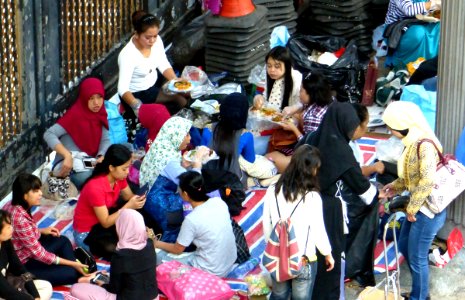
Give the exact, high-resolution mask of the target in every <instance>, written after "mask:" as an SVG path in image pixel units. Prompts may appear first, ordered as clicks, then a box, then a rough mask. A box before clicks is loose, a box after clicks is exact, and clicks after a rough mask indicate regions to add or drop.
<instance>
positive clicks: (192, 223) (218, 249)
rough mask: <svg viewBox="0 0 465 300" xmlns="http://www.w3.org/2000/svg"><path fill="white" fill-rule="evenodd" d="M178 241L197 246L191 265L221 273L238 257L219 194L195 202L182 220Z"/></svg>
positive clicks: (226, 208)
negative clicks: (195, 204) (196, 203)
mask: <svg viewBox="0 0 465 300" xmlns="http://www.w3.org/2000/svg"><path fill="white" fill-rule="evenodd" d="M177 242H178V243H179V244H181V245H183V246H185V247H187V246H189V245H190V244H191V243H194V245H195V246H196V247H197V250H196V251H195V253H194V258H193V260H192V266H194V267H196V268H199V269H201V270H204V271H207V272H209V273H212V274H214V275H217V276H220V277H224V276H226V275H227V274H228V273H229V272H230V271H231V267H232V265H233V264H234V262H235V261H236V258H237V249H236V239H235V237H234V233H233V230H232V226H231V219H230V215H229V211H228V206H227V205H226V203H224V201H223V200H222V199H221V198H219V197H214V198H210V199H208V200H207V201H206V202H205V203H203V204H202V205H199V206H197V207H196V208H194V210H193V211H192V212H191V213H190V214H188V215H187V216H186V218H185V219H184V221H183V222H182V226H181V231H180V232H179V235H178V239H177Z"/></svg>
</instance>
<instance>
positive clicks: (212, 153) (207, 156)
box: [184, 146, 218, 164]
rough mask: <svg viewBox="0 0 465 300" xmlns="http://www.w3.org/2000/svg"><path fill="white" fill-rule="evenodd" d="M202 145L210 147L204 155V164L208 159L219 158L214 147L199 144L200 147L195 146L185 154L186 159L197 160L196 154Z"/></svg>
mask: <svg viewBox="0 0 465 300" xmlns="http://www.w3.org/2000/svg"><path fill="white" fill-rule="evenodd" d="M201 147H203V148H206V149H208V151H207V152H206V154H205V155H204V156H203V157H202V164H205V163H207V162H208V161H210V160H212V159H217V158H218V155H217V154H216V152H215V151H213V150H212V149H210V148H208V147H205V146H199V147H197V148H195V149H193V150H190V151H188V152H187V153H186V154H184V159H185V160H187V161H189V162H194V161H195V156H196V155H197V151H198V150H199V148H201Z"/></svg>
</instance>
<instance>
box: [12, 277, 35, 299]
mask: <svg viewBox="0 0 465 300" xmlns="http://www.w3.org/2000/svg"><path fill="white" fill-rule="evenodd" d="M33 279H34V275H32V273H29V272H26V273H23V274H21V275H19V276H15V275H12V274H10V273H9V274H7V275H6V281H7V282H8V283H9V284H10V285H11V286H12V287H13V288H14V289H15V290H17V291H18V292H20V293H24V294H28V295H30V296H31V299H33V298H34V297H33V296H32V295H31V294H29V292H28V291H27V289H26V283H27V282H29V281H31V280H33Z"/></svg>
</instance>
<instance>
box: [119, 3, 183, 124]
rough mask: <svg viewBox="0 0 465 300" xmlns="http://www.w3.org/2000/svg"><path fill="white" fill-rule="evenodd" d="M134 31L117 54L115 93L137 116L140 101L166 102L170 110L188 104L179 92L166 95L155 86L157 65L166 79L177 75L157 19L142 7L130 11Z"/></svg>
mask: <svg viewBox="0 0 465 300" xmlns="http://www.w3.org/2000/svg"><path fill="white" fill-rule="evenodd" d="M132 24H133V27H134V35H133V36H132V37H131V39H130V40H129V42H128V43H127V44H126V46H125V47H124V48H123V49H122V50H121V52H120V54H119V56H118V66H119V78H118V94H119V95H120V97H121V99H122V100H123V105H125V106H126V107H128V106H129V107H130V108H132V111H133V112H134V114H135V115H136V116H137V114H138V111H139V107H140V105H141V104H142V103H154V102H157V103H161V104H165V105H166V106H167V108H168V110H169V111H170V113H173V112H175V111H176V110H179V109H180V108H182V107H184V106H185V105H186V104H187V101H186V99H185V98H184V97H183V96H181V95H172V96H170V95H166V94H164V93H163V92H161V91H159V88H158V87H156V86H155V83H156V81H157V79H158V75H157V69H158V70H159V71H160V73H162V74H163V77H165V78H166V79H167V80H172V79H175V78H176V74H175V73H174V70H173V68H172V67H171V64H170V63H169V61H168V59H167V57H166V54H165V47H164V45H163V41H162V39H161V37H160V36H159V31H160V20H159V19H158V18H157V17H156V16H154V15H152V14H149V13H146V12H144V11H136V12H134V13H133V14H132Z"/></svg>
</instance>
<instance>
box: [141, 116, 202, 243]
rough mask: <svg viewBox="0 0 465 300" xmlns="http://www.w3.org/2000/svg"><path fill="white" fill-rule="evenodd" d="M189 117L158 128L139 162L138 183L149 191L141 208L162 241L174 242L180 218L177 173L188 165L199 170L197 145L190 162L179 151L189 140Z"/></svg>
mask: <svg viewBox="0 0 465 300" xmlns="http://www.w3.org/2000/svg"><path fill="white" fill-rule="evenodd" d="M191 127H192V122H191V121H190V120H187V119H184V118H181V117H172V118H170V119H168V121H166V122H165V123H164V124H163V126H162V127H161V129H160V132H159V133H158V135H157V138H156V139H155V142H154V143H153V144H152V146H151V147H150V149H149V151H148V152H147V154H146V155H145V158H144V160H143V161H142V165H141V169H140V180H139V181H140V185H141V186H144V185H146V184H147V185H148V187H149V190H150V191H149V193H148V194H147V201H146V203H145V206H144V209H145V211H146V212H147V213H148V214H149V216H150V217H152V218H153V219H154V221H155V222H156V223H157V224H158V225H159V226H160V227H161V229H162V230H163V238H162V240H163V241H166V242H175V241H176V237H177V236H178V234H179V230H180V228H181V224H182V220H183V206H182V204H183V203H182V198H181V197H180V196H179V193H178V184H179V180H178V176H179V175H180V174H182V173H184V172H185V171H186V168H188V167H192V169H193V170H195V171H198V172H199V173H200V168H201V167H202V157H203V156H204V155H205V154H206V152H205V150H204V149H202V148H200V149H199V150H198V151H197V152H196V155H195V158H194V161H193V162H187V161H186V160H184V159H183V158H182V154H181V151H183V150H185V149H186V147H187V145H188V144H189V142H190V139H191V137H190V134H189V130H190V128H191Z"/></svg>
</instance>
